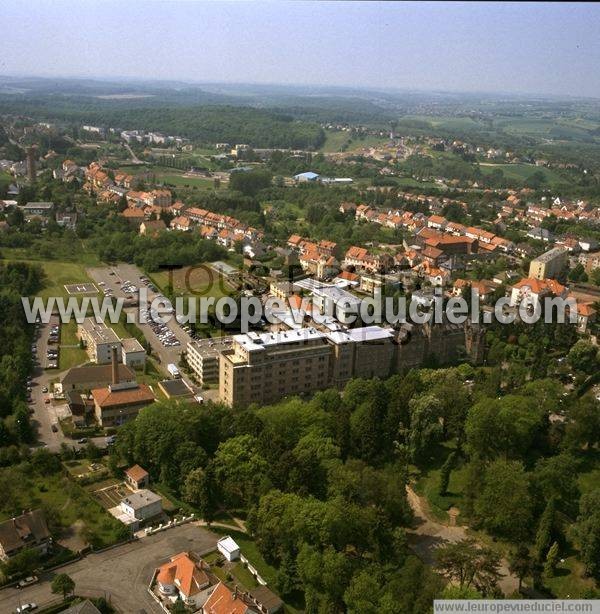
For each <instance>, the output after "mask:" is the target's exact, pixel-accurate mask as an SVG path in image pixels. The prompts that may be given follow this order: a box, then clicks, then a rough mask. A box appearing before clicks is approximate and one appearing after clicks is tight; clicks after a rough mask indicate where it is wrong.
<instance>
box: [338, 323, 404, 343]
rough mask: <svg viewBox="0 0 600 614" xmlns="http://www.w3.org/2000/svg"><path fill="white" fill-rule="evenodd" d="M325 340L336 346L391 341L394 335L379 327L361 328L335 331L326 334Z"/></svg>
mask: <svg viewBox="0 0 600 614" xmlns="http://www.w3.org/2000/svg"><path fill="white" fill-rule="evenodd" d="M327 338H328V339H329V340H330V341H331V342H332V343H335V344H336V345H338V344H342V343H361V342H364V341H381V340H383V339H393V338H394V335H393V334H392V332H391V331H390V330H389V329H387V328H382V327H381V326H363V327H361V328H351V329H347V330H337V331H333V332H331V333H327Z"/></svg>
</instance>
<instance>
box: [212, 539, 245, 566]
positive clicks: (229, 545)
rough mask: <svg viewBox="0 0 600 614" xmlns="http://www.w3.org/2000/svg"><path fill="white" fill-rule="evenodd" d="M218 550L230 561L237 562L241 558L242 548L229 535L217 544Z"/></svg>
mask: <svg viewBox="0 0 600 614" xmlns="http://www.w3.org/2000/svg"><path fill="white" fill-rule="evenodd" d="M217 550H218V551H219V552H220V553H221V554H222V555H223V556H224V557H225V558H226V559H227V560H228V561H235V560H237V559H239V558H240V547H239V546H238V545H237V544H236V543H235V542H234V541H233V539H232V538H231V537H230V536H229V535H226V536H225V537H221V539H220V540H219V541H218V542H217Z"/></svg>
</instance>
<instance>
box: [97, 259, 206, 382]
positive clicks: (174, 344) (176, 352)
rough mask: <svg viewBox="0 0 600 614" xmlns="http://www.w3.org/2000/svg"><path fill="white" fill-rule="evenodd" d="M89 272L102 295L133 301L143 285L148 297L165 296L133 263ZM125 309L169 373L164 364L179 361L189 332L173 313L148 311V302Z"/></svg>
mask: <svg viewBox="0 0 600 614" xmlns="http://www.w3.org/2000/svg"><path fill="white" fill-rule="evenodd" d="M88 273H89V275H90V277H91V278H92V279H94V281H95V282H96V283H97V285H98V286H99V287H100V288H101V289H102V292H103V293H104V294H105V296H114V297H117V298H118V297H121V298H123V299H125V300H130V301H132V300H135V299H136V298H137V297H138V291H139V289H140V288H144V289H145V290H146V291H147V299H148V301H150V302H152V301H153V300H154V299H155V298H158V299H160V298H161V297H162V298H164V297H163V296H162V294H161V293H160V291H159V289H158V288H156V287H155V286H153V284H152V283H151V282H150V281H149V280H148V279H146V278H145V276H144V275H143V273H142V272H141V271H140V270H139V269H138V268H137V267H136V266H135V265H132V264H119V265H115V266H111V267H102V268H94V269H90V270H89V271H88ZM125 312H126V313H127V314H128V317H131V318H133V321H134V322H135V323H136V324H137V326H138V328H139V329H140V330H141V331H142V333H143V334H144V337H145V338H146V339H147V340H148V342H149V343H150V345H151V347H152V351H153V356H154V358H155V359H156V360H157V362H158V363H159V364H160V366H161V368H162V369H163V371H164V373H165V375H167V376H169V373H168V371H167V365H168V364H175V365H177V364H178V363H179V360H180V358H181V353H182V352H185V350H186V348H187V344H188V343H189V341H190V336H189V334H188V333H187V332H186V331H185V330H184V329H183V328H182V327H181V325H180V324H179V323H178V322H177V321H176V320H175V318H174V317H173V318H170V319H169V320H168V321H166V318H163V317H161V316H160V315H159V314H157V313H156V312H155V311H154V312H153V313H151V312H150V310H149V309H148V305H140V306H139V307H126V308H125ZM140 315H143V316H144V317H145V318H146V319H147V322H146V323H142V322H140V317H139V316H140ZM184 379H185V377H184ZM188 383H189V384H190V385H191V386H192V389H194V390H195V388H196V387H195V386H194V385H193V384H192V383H191V382H190V381H188Z"/></svg>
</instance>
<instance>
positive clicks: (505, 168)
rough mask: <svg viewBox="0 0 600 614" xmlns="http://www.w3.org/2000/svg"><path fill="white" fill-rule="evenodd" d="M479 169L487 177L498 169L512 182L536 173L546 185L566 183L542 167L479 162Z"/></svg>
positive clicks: (555, 173) (522, 179)
mask: <svg viewBox="0 0 600 614" xmlns="http://www.w3.org/2000/svg"><path fill="white" fill-rule="evenodd" d="M479 168H480V169H481V172H482V173H483V174H484V175H489V174H491V173H492V172H493V171H494V170H495V169H500V170H501V171H502V172H503V173H504V176H505V177H506V178H507V179H509V180H512V181H525V180H527V179H528V178H529V177H531V175H533V174H534V173H537V172H540V173H542V175H543V176H544V177H545V178H546V181H547V182H548V184H554V185H556V184H560V183H566V182H567V181H568V180H565V179H563V178H562V177H561V176H560V175H559V174H558V173H557V172H555V171H553V170H552V169H549V168H546V167H544V166H535V165H533V164H494V163H491V162H489V163H488V162H481V163H480V164H479Z"/></svg>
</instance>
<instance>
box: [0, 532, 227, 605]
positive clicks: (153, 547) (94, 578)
mask: <svg viewBox="0 0 600 614" xmlns="http://www.w3.org/2000/svg"><path fill="white" fill-rule="evenodd" d="M217 539H218V536H217V535H215V534H213V533H210V532H209V531H207V530H206V529H203V528H201V527H199V526H197V525H195V524H185V525H182V526H179V527H175V528H172V529H169V530H167V531H163V532H162V533H157V534H155V535H149V536H147V537H144V538H143V539H140V540H138V541H134V542H131V543H129V544H123V545H121V546H117V547H115V548H112V549H110V550H106V551H104V552H98V553H94V554H90V555H88V556H86V557H85V558H83V559H81V560H80V561H76V562H74V563H71V564H69V565H65V566H63V567H61V568H60V569H57V570H56V571H54V572H51V573H47V574H43V575H42V576H41V577H40V582H38V583H37V584H33V585H32V586H28V587H26V588H23V589H20V590H19V589H16V588H6V589H4V590H0V612H6V613H9V612H14V611H15V608H16V607H17V606H18V605H19V603H30V602H33V603H36V604H37V605H38V606H40V607H41V606H43V605H44V604H47V603H49V602H53V601H55V600H56V595H53V594H52V592H51V590H50V583H51V582H52V578H53V577H54V575H56V574H59V573H66V574H68V575H69V576H70V577H71V578H72V579H73V580H74V582H75V587H76V592H77V593H78V594H80V595H85V596H89V597H105V598H106V599H109V600H110V601H111V602H112V603H113V604H114V605H115V606H116V607H117V608H118V611H119V612H127V613H130V612H143V611H145V612H147V613H150V612H152V613H154V612H156V613H157V614H161V613H162V610H161V609H160V607H159V606H158V605H157V604H156V602H155V601H154V600H153V599H152V597H150V595H149V594H148V591H147V587H148V584H149V583H150V579H151V578H152V574H153V572H154V570H155V569H156V567H158V566H159V565H161V564H162V563H164V562H165V561H167V560H168V559H169V558H170V557H171V556H172V555H173V554H177V553H179V552H184V551H192V552H194V553H197V554H199V555H202V554H205V553H207V552H209V551H211V550H214V549H215V548H216V545H217Z"/></svg>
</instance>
